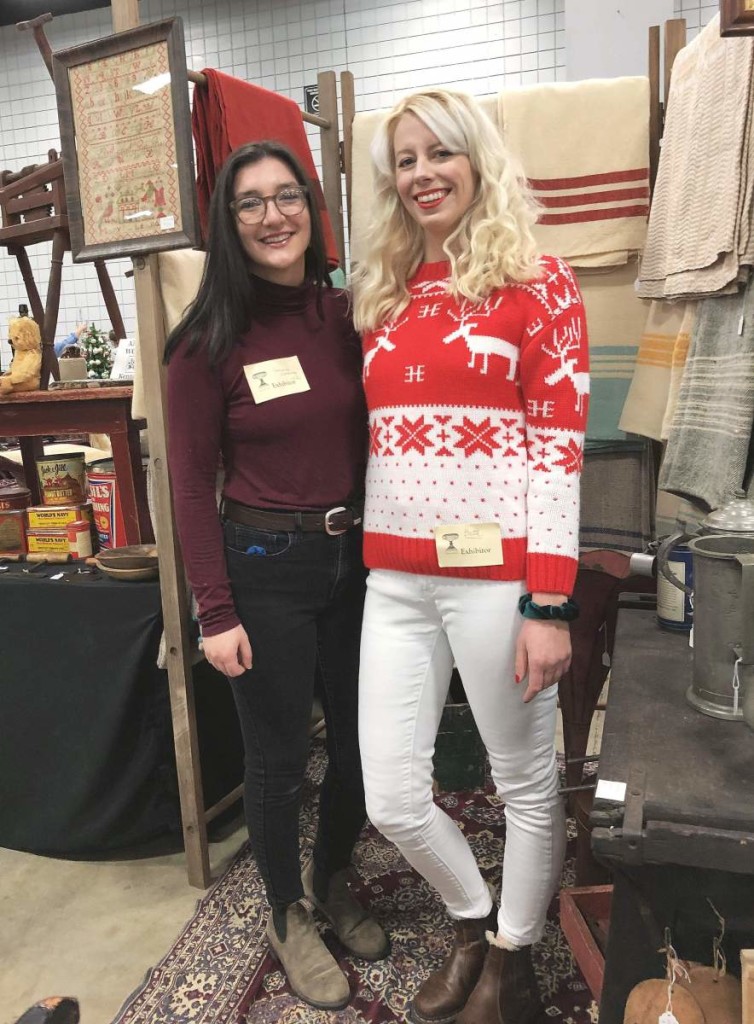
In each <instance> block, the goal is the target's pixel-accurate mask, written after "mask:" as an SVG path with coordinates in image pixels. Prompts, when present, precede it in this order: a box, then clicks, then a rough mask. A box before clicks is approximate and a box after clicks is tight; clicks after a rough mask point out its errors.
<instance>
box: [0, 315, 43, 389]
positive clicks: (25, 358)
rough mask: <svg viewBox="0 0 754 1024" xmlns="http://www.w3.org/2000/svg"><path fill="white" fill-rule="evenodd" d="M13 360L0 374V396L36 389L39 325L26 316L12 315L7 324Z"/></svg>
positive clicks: (40, 347)
mask: <svg viewBox="0 0 754 1024" xmlns="http://www.w3.org/2000/svg"><path fill="white" fill-rule="evenodd" d="M8 329H9V334H10V343H11V345H12V347H13V361H12V362H11V364H10V367H9V369H8V370H6V372H5V373H4V374H2V376H0V398H2V397H3V396H5V395H8V394H10V393H11V392H12V391H36V390H37V388H38V387H39V377H40V373H41V370H42V338H41V335H40V333H39V326H38V324H37V322H36V321H35V320H32V319H31V317H28V316H16V317H12V318H11V320H10V321H9V324H8Z"/></svg>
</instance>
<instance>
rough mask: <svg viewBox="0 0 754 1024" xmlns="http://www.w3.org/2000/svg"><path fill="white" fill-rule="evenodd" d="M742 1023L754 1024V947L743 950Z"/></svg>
mask: <svg viewBox="0 0 754 1024" xmlns="http://www.w3.org/2000/svg"><path fill="white" fill-rule="evenodd" d="M741 997H742V1001H743V1013H742V1015H741V1021H742V1024H754V949H742V950H741Z"/></svg>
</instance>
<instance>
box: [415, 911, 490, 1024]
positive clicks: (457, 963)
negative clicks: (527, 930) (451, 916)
mask: <svg viewBox="0 0 754 1024" xmlns="http://www.w3.org/2000/svg"><path fill="white" fill-rule="evenodd" d="M454 929H455V940H454V943H453V948H452V950H451V951H450V955H449V956H448V958H447V960H446V961H445V963H444V964H443V965H442V967H440V969H439V970H437V971H435V972H434V973H433V974H430V976H429V977H428V978H427V980H426V981H425V982H424V984H423V985H422V986H421V988H420V989H419V991H418V992H417V993H416V995H415V996H414V1001H413V1004H412V1006H411V1019H412V1020H413V1021H414V1022H415V1024H451V1022H452V1021H454V1020H455V1019H456V1016H457V1014H458V1013H459V1011H460V1010H462V1009H463V1008H464V1006H465V1005H466V1000H467V999H468V998H469V996H470V995H471V993H472V992H473V991H474V986H475V985H476V983H477V981H478V980H479V976H480V974H481V973H482V967H483V966H484V957H485V954H486V952H487V942H486V940H485V937H484V934H485V932H486V931H488V930H490V931H493V932H495V931H497V909H496V908H495V907H493V908H492V910H491V911H490V912H489V914H488V915H487V917H481V918H473V919H464V920H459V921H455V922H454Z"/></svg>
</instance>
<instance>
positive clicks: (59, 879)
mask: <svg viewBox="0 0 754 1024" xmlns="http://www.w3.org/2000/svg"><path fill="white" fill-rule="evenodd" d="M245 838H246V829H245V826H242V825H241V824H240V822H239V824H238V825H237V827H236V828H235V831H233V832H232V833H231V834H230V835H228V836H227V837H226V838H225V839H223V840H222V841H221V842H217V843H213V844H212V845H211V850H210V860H211V864H212V873H213V878H218V877H220V875H221V874H222V873H223V871H224V870H225V868H226V867H227V865H228V863H229V861H230V860H231V859H232V858H233V856H234V854H235V853H236V851H237V850H238V849H239V847H240V846H241V844H242V843H243V841H244V839H245ZM202 895H203V894H202V892H201V891H200V890H199V889H193V888H191V887H190V886H189V885H188V882H187V881H186V868H185V860H184V857H183V854H182V853H176V854H170V855H167V856H158V857H149V858H145V859H140V860H108V861H68V860H55V859H52V858H50V857H37V856H35V855H33V854H28V853H18V852H16V851H15V850H3V849H0V965H1V966H0V1024H13V1022H15V1021H16V1020H17V1018H18V1017H20V1016H21V1014H22V1013H23V1012H24V1011H25V1010H27V1009H28V1008H29V1007H30V1006H32V1005H33V1004H34V1003H35V1002H36V1001H37V1000H38V999H41V998H43V997H45V996H51V995H67V996H76V998H77V999H78V1000H79V1002H80V1004H81V1020H82V1024H107V1022H109V1021H111V1020H112V1019H113V1017H114V1016H115V1014H116V1013H117V1012H118V1010H119V1009H120V1007H121V1005H122V1003H123V1002H124V1000H125V999H126V998H127V997H128V996H129V995H130V994H131V992H133V990H134V989H135V988H137V987H138V986H139V985H140V984H141V982H142V980H143V978H144V975H145V974H146V972H147V970H148V968H150V967H152V966H154V964H156V963H157V961H158V960H160V959H161V958H162V957H163V956H164V955H165V953H166V952H167V951H168V949H169V948H170V946H171V945H172V943H173V942H174V941H175V939H176V938H177V936H178V934H179V933H180V931H181V929H182V928H183V926H184V925H185V924H186V923H187V922H188V921H189V920H190V918H191V916H192V914H193V912H194V909H195V907H196V904H197V901H198V900H199V899H200V898H201V896H202Z"/></svg>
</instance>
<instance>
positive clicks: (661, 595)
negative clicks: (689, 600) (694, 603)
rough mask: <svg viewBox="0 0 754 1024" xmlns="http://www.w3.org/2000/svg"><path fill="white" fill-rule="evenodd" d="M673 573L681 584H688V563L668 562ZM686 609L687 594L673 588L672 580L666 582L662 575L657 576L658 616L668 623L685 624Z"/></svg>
mask: <svg viewBox="0 0 754 1024" xmlns="http://www.w3.org/2000/svg"><path fill="white" fill-rule="evenodd" d="M668 565H669V566H670V570H671V572H673V573H674V574H675V575H676V576H677V577H678V579H679V580H680V581H681V583H685V582H686V563H685V562H670V561H669V562H668ZM685 608H686V594H685V593H684V592H683V591H682V590H679V589H678V587H675V586H673V584H672V583H671V582H670V580H666V579H665V577H664V576H661V575H660V573H658V574H657V615H658V616H659V618H661V619H667V620H668V622H683V620H684V615H685Z"/></svg>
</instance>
